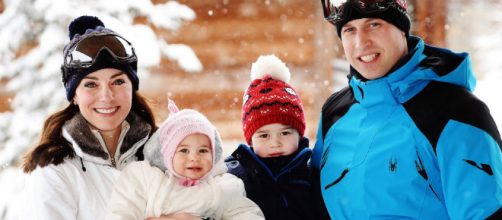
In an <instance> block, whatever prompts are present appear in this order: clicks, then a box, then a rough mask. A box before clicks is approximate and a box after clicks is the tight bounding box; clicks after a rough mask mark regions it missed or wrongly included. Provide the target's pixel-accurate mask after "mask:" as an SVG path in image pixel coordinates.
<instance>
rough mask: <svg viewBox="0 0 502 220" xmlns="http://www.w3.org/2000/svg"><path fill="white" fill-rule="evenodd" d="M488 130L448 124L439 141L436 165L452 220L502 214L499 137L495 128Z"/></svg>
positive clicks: (501, 171)
mask: <svg viewBox="0 0 502 220" xmlns="http://www.w3.org/2000/svg"><path fill="white" fill-rule="evenodd" d="M486 114H489V113H486ZM489 119H490V120H488V122H491V123H493V121H491V117H490V118H489ZM493 124H494V123H493ZM490 127H491V129H486V128H483V129H482V128H479V127H475V126H472V125H470V124H467V123H463V122H460V121H456V120H450V121H449V122H448V123H447V124H446V126H445V127H444V129H443V132H442V133H441V135H440V137H439V139H438V143H437V147H436V153H437V159H438V161H437V162H438V167H439V170H440V175H441V180H442V187H443V193H444V199H445V203H446V208H447V210H448V214H449V215H450V217H451V218H452V219H486V218H489V217H493V216H495V215H497V216H500V215H501V213H502V211H501V210H502V209H501V207H502V154H501V150H500V135H499V134H498V131H497V130H496V126H490Z"/></svg>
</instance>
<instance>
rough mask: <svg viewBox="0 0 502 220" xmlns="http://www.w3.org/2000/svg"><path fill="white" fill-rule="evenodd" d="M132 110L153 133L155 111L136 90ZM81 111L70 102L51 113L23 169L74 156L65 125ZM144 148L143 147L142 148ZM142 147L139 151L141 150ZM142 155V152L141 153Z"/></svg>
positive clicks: (27, 170)
mask: <svg viewBox="0 0 502 220" xmlns="http://www.w3.org/2000/svg"><path fill="white" fill-rule="evenodd" d="M131 111H133V112H135V113H136V114H138V115H139V117H141V118H142V119H143V120H145V122H146V123H148V124H150V126H151V127H152V130H151V133H150V134H152V133H153V132H154V131H155V130H156V128H157V126H156V125H155V118H154V116H153V111H152V109H151V108H150V106H149V105H148V101H147V99H146V98H145V97H143V96H142V95H141V94H139V93H138V92H134V94H133V99H132V107H131ZM78 112H79V109H78V106H76V105H73V104H70V105H68V106H67V107H66V108H64V109H63V110H60V111H58V112H56V113H53V114H52V115H50V116H49V117H48V118H47V119H46V120H45V123H44V127H43V129H42V134H41V136H40V141H39V143H38V144H36V145H35V146H34V147H33V148H32V149H30V150H29V151H28V152H27V153H26V154H25V155H24V156H23V164H22V167H23V171H24V172H25V173H30V172H31V171H33V170H35V169H36V168H37V166H40V167H45V166H47V165H50V164H54V165H58V164H60V163H62V162H63V161H64V159H65V158H73V157H74V156H75V151H74V150H73V148H72V147H71V145H70V143H69V142H68V141H67V140H66V139H65V138H64V137H63V132H62V129H63V125H64V123H65V122H66V121H68V120H70V119H71V118H73V116H75V114H77V113H78ZM141 149H142V148H141ZM141 149H140V150H139V151H141ZM140 156H142V154H141V155H140Z"/></svg>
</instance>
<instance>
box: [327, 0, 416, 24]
mask: <svg viewBox="0 0 502 220" xmlns="http://www.w3.org/2000/svg"><path fill="white" fill-rule="evenodd" d="M321 3H322V7H323V12H324V18H325V19H326V20H327V21H329V22H330V23H331V24H333V25H336V24H337V23H338V22H340V21H342V20H344V19H345V18H346V16H347V13H350V12H349V10H346V9H348V8H350V7H354V8H355V9H356V10H358V11H359V12H361V13H363V14H373V13H378V12H384V11H386V10H387V9H389V7H398V9H400V10H404V11H406V7H407V5H406V0H321Z"/></svg>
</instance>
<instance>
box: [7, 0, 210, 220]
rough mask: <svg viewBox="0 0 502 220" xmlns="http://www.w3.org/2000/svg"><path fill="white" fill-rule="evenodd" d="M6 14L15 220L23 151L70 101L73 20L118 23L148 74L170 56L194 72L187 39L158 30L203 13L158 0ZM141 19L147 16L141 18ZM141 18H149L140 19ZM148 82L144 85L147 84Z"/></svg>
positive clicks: (37, 0)
mask: <svg viewBox="0 0 502 220" xmlns="http://www.w3.org/2000/svg"><path fill="white" fill-rule="evenodd" d="M3 3H4V4H5V10H4V11H3V12H2V13H0V27H1V28H0V79H6V80H7V81H8V83H7V86H6V87H7V88H6V89H7V91H10V92H12V93H13V94H15V97H14V98H13V99H12V100H11V101H10V107H11V109H12V111H11V112H6V113H0V186H2V190H0V195H1V196H0V220H3V219H12V218H13V215H14V214H15V212H17V210H14V209H13V208H14V204H15V203H14V202H13V201H12V200H13V199H14V198H17V197H19V192H20V190H21V189H22V184H21V183H22V176H21V175H20V170H19V169H17V168H15V166H16V164H18V162H19V159H20V156H21V155H22V153H23V152H25V151H26V150H27V149H28V148H29V147H31V146H33V144H34V143H35V142H36V141H37V139H38V138H39V134H40V132H41V129H42V126H43V121H44V120H45V118H46V117H47V116H48V115H49V114H50V113H52V112H55V111H57V110H59V109H61V108H62V107H63V106H64V105H66V104H67V103H68V102H67V101H66V97H65V92H64V88H63V84H62V77H61V72H60V67H61V64H62V62H63V47H64V45H65V44H66V43H68V42H69V38H68V30H67V27H68V24H69V23H70V22H71V21H72V20H73V19H74V18H76V17H78V16H80V15H94V16H98V17H99V18H100V19H101V20H102V21H103V23H104V24H105V25H106V26H107V27H108V28H110V29H112V30H114V31H116V32H118V33H120V34H121V35H123V36H124V37H125V38H127V39H128V40H129V41H131V43H132V44H133V46H134V47H135V49H136V53H137V54H138V57H139V63H138V74H139V76H140V78H144V77H147V76H148V75H149V71H148V70H149V67H154V66H156V65H159V64H160V61H161V59H162V58H163V57H167V58H169V59H171V60H173V61H174V62H177V63H178V64H179V65H180V67H181V68H182V69H184V70H185V71H187V72H198V71H201V70H202V65H201V63H200V61H199V60H198V58H197V57H196V56H195V53H194V52H193V51H192V49H191V48H190V47H188V46H186V45H171V44H169V43H168V42H165V41H164V40H163V39H161V38H158V37H157V36H156V35H155V33H154V31H153V29H167V30H171V31H176V30H177V29H179V28H180V27H181V26H182V25H183V24H184V23H186V22H189V21H191V20H193V19H194V18H195V12H194V11H193V10H192V9H190V8H189V7H187V6H186V5H182V4H179V3H178V2H175V1H168V2H166V3H164V4H152V2H151V1H150V0H106V1H101V0H71V1H60V0H3ZM136 18H141V19H136ZM138 20H141V22H137V21H138ZM140 87H141V85H140Z"/></svg>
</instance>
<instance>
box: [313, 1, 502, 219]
mask: <svg viewBox="0 0 502 220" xmlns="http://www.w3.org/2000/svg"><path fill="white" fill-rule="evenodd" d="M321 2H322V4H323V7H324V12H325V17H326V19H327V20H328V21H329V22H331V23H332V24H333V25H335V26H336V30H337V34H338V36H339V37H340V39H341V41H342V44H343V47H344V51H345V56H346V58H347V60H348V61H349V63H350V67H351V72H350V75H349V85H348V87H347V88H344V89H342V90H340V91H338V92H336V93H334V94H333V95H332V96H331V97H330V98H329V99H328V100H327V101H326V103H325V104H324V106H323V109H322V113H321V120H320V122H319V130H318V134H317V142H316V145H315V148H314V154H313V156H312V161H311V163H312V165H313V166H314V167H316V168H318V169H320V175H321V188H322V193H323V198H324V201H325V204H326V207H327V209H328V211H329V213H330V216H331V218H332V219H396V218H399V219H400V218H403V219H486V218H491V219H502V209H501V206H502V153H501V148H500V147H501V139H500V134H499V132H498V130H497V127H496V125H495V123H494V121H493V119H492V117H491V116H490V113H489V110H488V108H487V107H486V105H485V104H484V103H483V102H482V101H480V100H479V99H477V98H476V97H475V96H474V95H473V94H472V93H471V92H472V91H473V89H474V86H475V79H474V74H473V72H472V68H471V65H470V60H469V56H468V54H466V53H454V52H451V51H449V50H446V49H442V48H435V47H431V46H428V45H425V44H424V42H423V40H422V39H420V38H418V37H415V36H410V35H409V31H410V18H409V16H408V14H407V12H406V7H407V5H406V1H405V0H345V1H337V2H338V3H332V2H330V1H329V0H321Z"/></svg>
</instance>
